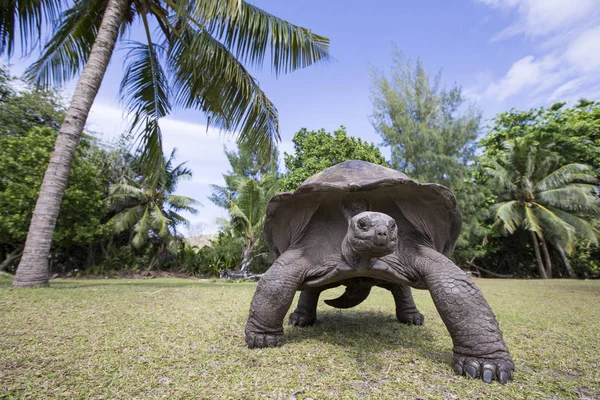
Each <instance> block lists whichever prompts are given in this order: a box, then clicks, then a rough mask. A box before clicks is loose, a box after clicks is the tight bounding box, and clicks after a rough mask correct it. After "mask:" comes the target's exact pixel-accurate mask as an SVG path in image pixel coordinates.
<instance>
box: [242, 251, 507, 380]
mask: <svg viewBox="0 0 600 400" xmlns="http://www.w3.org/2000/svg"><path fill="white" fill-rule="evenodd" d="M342 252H343V250H342ZM307 254H309V253H308V252H307ZM338 257H339V256H338ZM379 257H381V256H379ZM342 258H344V259H345V260H349V259H351V257H342ZM342 258H339V259H338V260H339V261H336V257H331V260H332V261H331V265H329V264H328V263H329V262H328V261H327V259H326V260H325V263H324V265H323V266H319V267H317V268H316V267H315V266H311V262H309V261H308V259H307V258H306V256H305V254H303V251H301V250H298V249H293V250H290V249H288V250H287V251H286V252H285V253H283V254H282V255H281V256H280V257H279V258H278V259H277V260H276V261H275V263H274V264H273V266H272V267H271V268H270V269H269V270H268V271H267V272H266V273H265V274H264V275H263V277H262V278H261V280H260V282H259V283H258V287H257V289H256V293H255V295H254V298H253V300H252V305H251V308H250V316H249V318H248V323H247V325H246V343H247V344H248V347H250V348H255V347H258V348H262V347H272V346H281V345H282V344H283V319H284V317H285V314H286V312H287V311H288V309H289V307H290V305H291V303H292V301H293V298H294V294H295V292H296V290H298V288H300V287H301V285H303V284H304V285H303V287H304V288H305V294H304V295H303V296H302V295H301V301H300V302H299V310H300V311H299V312H294V313H293V314H292V317H291V318H290V322H291V323H292V324H297V325H303V324H304V325H310V324H311V323H313V322H314V318H316V303H317V300H318V293H320V291H322V290H323V289H325V287H324V285H332V284H333V283H335V278H336V277H337V276H339V277H340V279H341V280H343V279H347V278H354V277H361V276H372V277H375V278H377V279H383V280H385V281H389V282H390V283H391V284H392V286H390V290H391V291H392V293H393V294H394V298H395V300H396V304H400V305H401V307H399V308H400V310H399V311H400V312H399V313H398V309H397V316H398V319H400V320H401V318H402V319H412V323H417V324H418V323H419V322H421V323H422V320H421V319H420V318H419V316H420V314H419V313H418V311H416V307H415V306H414V301H413V300H412V296H410V290H409V289H408V288H406V287H405V286H403V285H404V283H407V282H409V283H410V284H411V286H412V285H414V286H415V287H421V288H422V287H425V288H427V289H429V291H430V292H431V297H432V299H433V301H434V303H435V306H436V308H437V310H438V312H439V313H440V316H441V317H442V320H443V321H444V323H445V324H446V327H447V329H448V332H449V333H450V335H451V337H452V341H453V344H454V349H453V350H454V358H453V367H454V370H455V372H456V373H457V374H459V375H465V376H467V377H470V378H481V379H482V380H483V381H484V382H487V383H490V382H492V381H493V380H498V381H499V382H500V383H506V382H507V381H508V380H509V379H512V375H513V370H514V364H513V362H512V357H511V356H510V354H509V352H508V348H507V346H506V344H505V343H504V340H503V339H502V333H501V332H500V328H499V326H498V322H497V320H496V317H495V316H494V313H493V312H492V310H491V308H490V307H489V305H488V304H487V302H486V301H485V299H484V297H483V295H482V293H481V291H480V290H479V289H478V288H477V286H475V284H474V283H473V281H472V280H471V278H470V277H469V276H468V275H467V274H466V273H465V272H464V271H462V270H461V269H460V268H458V267H457V266H456V265H454V263H452V261H450V260H449V259H448V258H446V257H445V256H444V255H442V254H441V253H439V252H437V251H436V250H434V249H432V248H430V247H427V246H422V245H410V244H409V243H404V245H403V246H402V248H401V249H400V248H399V249H398V251H397V252H396V253H394V254H389V255H388V256H383V257H381V258H379V259H378V260H376V262H375V263H374V264H371V265H370V266H368V267H367V268H366V269H363V268H364V267H365V265H367V263H366V262H364V263H363V262H362V261H361V266H360V267H361V268H359V269H353V267H351V266H349V265H348V264H346V262H345V261H343V260H342ZM360 259H361V260H363V261H366V260H369V257H368V254H367V255H366V257H361V258H360ZM363 264H364V265H363ZM314 271H317V272H316V274H317V275H316V276H317V277H320V278H318V279H317V281H318V280H319V279H322V283H321V284H320V287H312V288H311V287H310V286H307V285H306V282H307V279H308V281H310V278H311V276H312V275H313V273H315V272H314ZM313 277H314V276H313ZM328 277H331V279H329V278H328ZM312 282H313V284H315V281H314V280H313V281H312ZM338 282H339V281H338ZM329 287H331V286H329ZM297 311H298V310H297ZM415 311H416V313H415ZM398 314H399V315H398ZM313 316H314V317H313ZM403 322H405V321H403ZM409 322H410V321H409Z"/></svg>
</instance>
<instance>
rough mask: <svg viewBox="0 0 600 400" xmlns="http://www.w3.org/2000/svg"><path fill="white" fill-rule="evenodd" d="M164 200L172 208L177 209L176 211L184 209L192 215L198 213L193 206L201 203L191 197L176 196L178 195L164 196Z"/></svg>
mask: <svg viewBox="0 0 600 400" xmlns="http://www.w3.org/2000/svg"><path fill="white" fill-rule="evenodd" d="M165 202H166V203H167V204H168V205H169V207H170V208H172V209H174V210H177V211H182V210H185V211H187V212H189V213H190V214H193V215H196V214H198V210H197V209H196V208H195V207H194V206H198V205H201V204H200V203H199V202H198V201H197V200H194V199H192V198H191V197H186V196H178V195H169V196H167V197H166V198H165Z"/></svg>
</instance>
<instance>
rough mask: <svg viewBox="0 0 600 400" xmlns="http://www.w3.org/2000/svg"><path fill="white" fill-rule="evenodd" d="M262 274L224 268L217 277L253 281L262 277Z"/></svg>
mask: <svg viewBox="0 0 600 400" xmlns="http://www.w3.org/2000/svg"><path fill="white" fill-rule="evenodd" d="M262 276H263V274H253V273H252V272H248V271H245V272H235V271H232V270H230V269H224V270H222V271H221V273H220V274H219V278H221V279H249V280H253V281H257V280H259V279H260V278H262Z"/></svg>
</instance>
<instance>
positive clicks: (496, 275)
mask: <svg viewBox="0 0 600 400" xmlns="http://www.w3.org/2000/svg"><path fill="white" fill-rule="evenodd" d="M467 264H469V265H470V266H471V267H473V268H475V269H477V270H478V271H480V272H481V271H483V272H485V273H486V274H489V275H492V276H495V277H496V278H505V279H510V278H514V277H515V276H514V275H513V274H510V275H502V274H499V273H497V272H492V271H490V270H487V269H485V268H482V267H480V266H478V265H475V264H473V263H472V262H470V261H467Z"/></svg>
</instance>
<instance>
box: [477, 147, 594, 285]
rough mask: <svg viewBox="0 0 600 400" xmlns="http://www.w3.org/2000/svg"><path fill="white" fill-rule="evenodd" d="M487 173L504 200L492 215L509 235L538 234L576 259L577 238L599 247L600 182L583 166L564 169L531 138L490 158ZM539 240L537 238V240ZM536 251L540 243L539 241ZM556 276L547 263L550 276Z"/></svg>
mask: <svg viewBox="0 0 600 400" xmlns="http://www.w3.org/2000/svg"><path fill="white" fill-rule="evenodd" d="M484 160H485V162H486V164H487V166H486V168H485V171H486V174H487V176H488V177H489V179H490V183H491V184H492V187H494V188H495V191H494V192H495V194H496V195H497V196H498V197H497V200H496V202H495V204H494V205H493V207H492V211H493V212H494V215H495V222H494V225H493V227H495V228H497V229H498V230H499V232H500V233H502V234H505V235H509V234H512V233H514V232H515V231H516V230H517V229H524V230H527V231H531V232H534V233H535V235H536V236H537V237H538V238H539V240H540V242H541V243H542V248H543V246H544V242H545V241H548V242H549V243H550V244H551V245H552V246H554V247H555V248H556V249H557V250H559V251H560V250H562V251H564V252H565V253H566V254H572V253H573V250H574V248H575V239H576V238H577V237H579V238H584V239H586V240H588V241H591V242H593V243H596V244H597V243H598V241H597V237H596V235H597V232H596V231H595V229H594V226H593V224H591V223H590V222H589V220H590V219H593V218H594V217H596V216H597V215H598V213H599V212H600V209H599V208H598V202H597V198H596V196H595V195H594V189H595V187H596V186H595V184H596V183H597V181H596V179H595V178H594V177H593V176H590V175H588V173H589V171H590V170H591V167H589V166H586V165H583V164H568V165H563V166H560V164H559V161H560V160H559V156H558V155H557V154H555V153H553V152H552V151H551V150H550V148H549V147H548V146H547V145H543V144H541V143H538V142H536V141H534V140H533V139H532V137H531V136H525V137H517V138H515V139H512V140H507V141H506V142H505V144H504V151H503V152H497V153H495V156H492V157H486V158H484ZM532 240H533V239H532ZM533 244H534V247H536V246H537V241H535V240H533ZM538 264H540V275H541V276H545V275H546V274H548V275H549V276H551V267H550V266H549V265H548V262H547V261H546V265H545V272H546V274H544V271H543V270H542V269H543V266H542V261H541V258H540V257H538Z"/></svg>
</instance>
